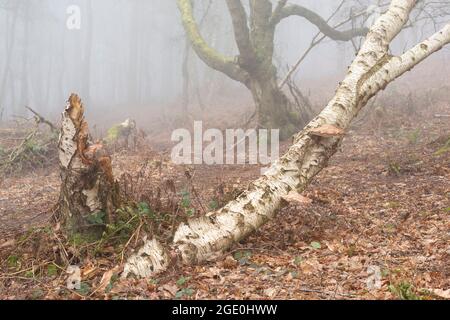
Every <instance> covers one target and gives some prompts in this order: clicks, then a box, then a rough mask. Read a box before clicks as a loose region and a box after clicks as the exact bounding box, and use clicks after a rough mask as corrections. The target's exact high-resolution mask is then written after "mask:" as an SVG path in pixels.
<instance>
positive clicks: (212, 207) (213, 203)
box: [208, 200, 219, 210]
mask: <svg viewBox="0 0 450 320" xmlns="http://www.w3.org/2000/svg"><path fill="white" fill-rule="evenodd" d="M208 206H209V209H210V210H216V209H217V208H218V207H219V204H218V203H217V201H216V200H212V201H211V202H210V203H209V205H208Z"/></svg>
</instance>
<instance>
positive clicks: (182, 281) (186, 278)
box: [177, 276, 191, 287]
mask: <svg viewBox="0 0 450 320" xmlns="http://www.w3.org/2000/svg"><path fill="white" fill-rule="evenodd" d="M190 279H191V277H184V276H181V277H180V279H178V281H177V286H179V287H182V286H183V285H185V284H186V282H188V281H189V280H190Z"/></svg>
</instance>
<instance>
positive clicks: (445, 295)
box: [430, 289, 450, 299]
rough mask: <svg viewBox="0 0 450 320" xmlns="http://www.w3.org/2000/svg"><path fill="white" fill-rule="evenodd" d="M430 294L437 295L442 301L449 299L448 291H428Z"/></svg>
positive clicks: (449, 290) (449, 292)
mask: <svg viewBox="0 0 450 320" xmlns="http://www.w3.org/2000/svg"><path fill="white" fill-rule="evenodd" d="M430 292H432V293H433V294H435V295H437V296H438V297H441V298H444V299H450V289H448V290H442V289H430Z"/></svg>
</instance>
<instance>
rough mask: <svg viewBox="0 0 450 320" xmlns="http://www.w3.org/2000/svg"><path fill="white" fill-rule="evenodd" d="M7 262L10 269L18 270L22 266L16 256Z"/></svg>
mask: <svg viewBox="0 0 450 320" xmlns="http://www.w3.org/2000/svg"><path fill="white" fill-rule="evenodd" d="M6 261H7V262H8V267H10V268H17V267H19V265H20V263H19V257H18V256H15V255H12V256H9V257H8V259H7V260H6Z"/></svg>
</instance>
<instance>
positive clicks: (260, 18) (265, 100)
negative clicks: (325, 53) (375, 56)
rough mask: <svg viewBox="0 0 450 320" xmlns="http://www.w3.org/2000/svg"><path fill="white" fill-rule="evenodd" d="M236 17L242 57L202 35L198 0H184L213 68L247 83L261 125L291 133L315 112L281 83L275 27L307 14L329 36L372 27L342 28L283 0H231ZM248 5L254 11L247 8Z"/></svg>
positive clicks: (188, 22)
mask: <svg viewBox="0 0 450 320" xmlns="http://www.w3.org/2000/svg"><path fill="white" fill-rule="evenodd" d="M226 4H227V8H228V12H229V14H230V16H231V19H232V24H233V29H234V37H235V41H236V44H237V47H238V49H239V55H238V56H237V57H236V58H232V57H226V56H223V55H222V54H220V53H219V52H217V51H216V50H215V49H213V48H212V47H211V46H210V45H209V44H208V43H207V42H206V41H205V40H204V38H203V37H202V36H201V34H200V31H199V27H198V24H197V22H196V21H195V18H194V13H193V8H192V1H191V0H178V6H179V9H180V11H181V14H182V19H183V24H184V28H185V30H186V33H187V35H188V36H189V39H190V41H191V44H192V47H193V48H194V50H195V52H196V53H197V55H198V56H199V57H200V58H201V59H202V60H203V61H204V62H205V63H206V64H207V65H208V66H210V67H211V68H213V69H216V70H218V71H220V72H223V73H224V74H226V75H227V76H228V77H230V78H232V79H234V80H236V81H239V82H241V83H243V84H244V85H245V86H246V87H247V88H248V89H249V90H250V91H251V93H252V96H253V99H254V102H255V105H256V109H257V122H258V125H260V126H262V127H264V128H282V136H283V137H288V136H290V135H291V134H292V133H294V132H295V131H296V130H297V129H298V127H299V126H303V125H305V124H306V122H307V121H308V120H309V115H306V116H305V115H304V114H302V112H301V111H302V110H300V112H296V108H295V107H294V104H293V102H292V101H290V100H289V98H288V97H287V96H286V94H285V93H284V92H283V91H282V90H281V89H280V88H279V85H278V72H277V69H276V67H275V66H274V63H273V56H274V41H275V30H276V27H277V26H278V24H279V23H280V22H281V21H283V20H284V19H287V18H289V17H293V16H299V17H303V18H305V19H307V20H308V21H309V22H310V23H312V24H314V25H315V26H317V28H319V30H320V31H321V32H322V33H323V34H324V35H326V36H327V37H329V38H331V39H333V40H336V41H349V40H351V39H352V38H354V37H360V36H364V35H365V34H366V33H367V28H352V29H348V30H343V31H341V30H338V29H335V28H333V27H331V26H330V25H329V24H328V22H327V21H326V20H325V19H323V18H322V17H321V16H319V15H318V14H317V13H315V12H313V11H311V10H309V9H307V8H306V7H303V6H300V5H296V4H291V5H287V1H286V0H282V1H279V2H278V3H277V5H276V7H275V8H273V4H272V2H271V1H269V0H258V1H256V0H253V1H250V2H249V8H245V7H244V5H243V3H242V2H241V1H240V0H227V1H226ZM247 9H248V11H249V13H248V12H247Z"/></svg>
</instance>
